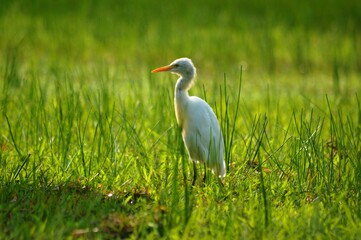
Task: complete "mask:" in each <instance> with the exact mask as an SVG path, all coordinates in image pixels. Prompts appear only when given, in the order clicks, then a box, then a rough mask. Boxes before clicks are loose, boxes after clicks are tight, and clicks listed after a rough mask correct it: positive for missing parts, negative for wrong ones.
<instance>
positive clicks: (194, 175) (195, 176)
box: [192, 162, 197, 186]
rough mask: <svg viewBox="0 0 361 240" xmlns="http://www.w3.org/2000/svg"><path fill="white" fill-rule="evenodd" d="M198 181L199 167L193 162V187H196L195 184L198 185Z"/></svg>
mask: <svg viewBox="0 0 361 240" xmlns="http://www.w3.org/2000/svg"><path fill="white" fill-rule="evenodd" d="M196 179H197V166H196V163H195V162H193V182H192V186H194V184H195V183H196Z"/></svg>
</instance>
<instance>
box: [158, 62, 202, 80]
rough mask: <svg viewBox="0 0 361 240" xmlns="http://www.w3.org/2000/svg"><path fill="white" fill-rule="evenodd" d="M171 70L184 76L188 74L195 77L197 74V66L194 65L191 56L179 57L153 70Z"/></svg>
mask: <svg viewBox="0 0 361 240" xmlns="http://www.w3.org/2000/svg"><path fill="white" fill-rule="evenodd" d="M164 71H169V72H171V73H175V74H178V75H181V76H183V77H185V76H188V77H190V78H193V77H194V75H195V74H196V68H195V67H194V65H193V63H192V60H190V59H189V58H179V59H176V60H174V61H173V62H172V63H171V64H169V65H167V66H164V67H160V68H157V69H154V70H153V71H152V72H153V73H154V72H164Z"/></svg>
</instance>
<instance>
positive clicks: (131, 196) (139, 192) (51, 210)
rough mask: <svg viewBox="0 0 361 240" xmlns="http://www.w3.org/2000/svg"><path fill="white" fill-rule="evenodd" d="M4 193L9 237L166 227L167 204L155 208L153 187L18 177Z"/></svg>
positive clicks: (121, 234)
mask: <svg viewBox="0 0 361 240" xmlns="http://www.w3.org/2000/svg"><path fill="white" fill-rule="evenodd" d="M1 192H2V194H1V204H0V206H1V209H0V214H1V216H2V217H1V222H0V227H1V229H3V233H2V234H4V237H10V238H18V237H19V238H37V237H40V238H42V237H49V238H50V239H51V238H58V237H59V238H64V237H72V238H89V237H90V238H99V237H100V238H114V237H115V238H127V237H130V236H131V235H132V234H135V235H136V236H138V237H141V236H144V235H146V234H149V233H151V232H154V234H155V235H157V236H159V235H162V232H163V225H162V220H163V217H164V215H165V213H166V208H163V207H159V206H155V207H154V205H155V204H151V203H152V202H153V199H152V198H151V196H150V194H149V192H148V191H147V189H133V190H132V191H131V192H127V191H121V192H120V191H119V192H114V191H112V192H110V191H108V190H104V189H102V186H101V185H99V186H97V187H89V186H86V185H84V184H82V182H81V181H76V182H69V183H65V184H62V185H57V186H50V187H39V186H34V185H31V184H26V183H20V182H18V183H11V184H7V185H5V186H3V189H2V191H1ZM144 210H147V211H145V212H147V214H146V215H144V214H141V215H140V214H139V213H141V212H144ZM29 229H31V231H28V230H29ZM49 234H50V236H49Z"/></svg>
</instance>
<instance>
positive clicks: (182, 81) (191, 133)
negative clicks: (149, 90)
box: [152, 58, 226, 184]
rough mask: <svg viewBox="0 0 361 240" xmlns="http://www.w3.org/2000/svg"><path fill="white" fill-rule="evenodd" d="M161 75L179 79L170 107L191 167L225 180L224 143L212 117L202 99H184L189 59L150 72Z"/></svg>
mask: <svg viewBox="0 0 361 240" xmlns="http://www.w3.org/2000/svg"><path fill="white" fill-rule="evenodd" d="M163 71H169V72H171V73H175V74H177V75H179V76H180V78H179V79H178V81H177V83H176V85H175V93H174V107H175V114H176V117H177V122H178V124H179V125H180V127H181V129H182V137H183V141H184V143H185V146H186V148H187V151H188V154H189V157H190V159H191V160H192V162H193V163H195V162H200V163H205V165H206V166H207V167H208V168H210V169H212V172H213V173H214V174H215V175H216V176H218V177H220V178H221V179H223V178H224V177H225V176H226V164H225V162H224V143H223V136H222V132H221V129H220V126H219V123H218V120H217V118H216V115H215V114H214V112H213V110H212V108H211V107H210V106H209V105H208V104H207V103H206V102H205V101H204V100H203V99H201V98H199V97H196V96H189V95H188V90H189V89H190V88H191V86H192V85H193V83H194V78H195V76H196V68H195V67H194V65H193V63H192V61H191V60H190V59H189V58H179V59H177V60H175V61H173V62H172V63H171V64H170V65H167V66H164V67H160V68H157V69H154V70H153V71H152V72H163ZM193 166H194V179H193V184H194V182H195V180H196V167H195V165H194V164H193Z"/></svg>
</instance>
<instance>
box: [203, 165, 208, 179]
mask: <svg viewBox="0 0 361 240" xmlns="http://www.w3.org/2000/svg"><path fill="white" fill-rule="evenodd" d="M203 166H204V177H203V184H206V180H207V168H206V163H205V162H204V163H203Z"/></svg>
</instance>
